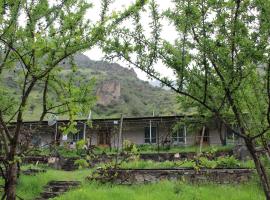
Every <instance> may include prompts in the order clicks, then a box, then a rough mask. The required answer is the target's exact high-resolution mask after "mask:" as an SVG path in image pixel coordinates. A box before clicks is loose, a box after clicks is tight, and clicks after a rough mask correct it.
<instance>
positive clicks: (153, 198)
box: [0, 169, 264, 200]
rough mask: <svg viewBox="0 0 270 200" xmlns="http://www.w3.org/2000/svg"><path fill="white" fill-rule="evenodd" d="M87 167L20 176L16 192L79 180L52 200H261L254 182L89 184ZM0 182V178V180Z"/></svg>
mask: <svg viewBox="0 0 270 200" xmlns="http://www.w3.org/2000/svg"><path fill="white" fill-rule="evenodd" d="M90 173H91V170H78V171H75V172H64V171H57V170H51V169H49V170H48V171H47V172H46V173H41V174H39V175H37V176H24V175H22V176H21V177H20V180H19V182H18V187H17V193H18V195H19V196H20V197H22V198H23V199H25V200H32V199H34V198H36V197H38V195H39V193H40V192H41V191H42V187H43V186H44V185H46V184H47V183H48V182H49V181H51V180H79V181H82V183H83V185H82V186H81V187H80V188H78V189H75V190H72V191H70V192H68V193H66V194H64V195H63V196H61V197H58V198H56V200H79V199H83V200H87V199H89V200H133V199H134V200H165V199H166V200H180V199H181V200H263V199H264V196H263V192H262V191H261V190H260V189H259V187H258V185H257V184H256V183H255V181H254V182H252V183H249V184H246V185H214V184H207V185H191V184H187V183H177V182H169V181H164V182H160V183H157V184H148V185H134V186H118V185H100V184H98V183H90V182H88V181H86V180H85V177H86V176H88V175H89V174H90ZM0 182H1V181H0Z"/></svg>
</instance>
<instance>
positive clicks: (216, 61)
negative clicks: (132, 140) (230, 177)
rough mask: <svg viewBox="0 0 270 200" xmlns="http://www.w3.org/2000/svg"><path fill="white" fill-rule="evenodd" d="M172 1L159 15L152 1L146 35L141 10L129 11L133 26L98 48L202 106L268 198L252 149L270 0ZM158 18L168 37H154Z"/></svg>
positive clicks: (265, 85)
mask: <svg viewBox="0 0 270 200" xmlns="http://www.w3.org/2000/svg"><path fill="white" fill-rule="evenodd" d="M172 3H173V5H174V7H173V8H171V9H168V10H167V11H166V12H164V13H162V14H160V13H159V12H158V9H157V8H158V5H157V4H156V3H155V1H154V0H153V1H151V3H150V9H149V10H150V14H151V17H152V22H151V24H150V29H151V30H152V32H151V33H152V34H151V35H150V36H148V35H147V34H144V33H145V32H144V29H143V27H142V25H141V18H140V14H136V15H135V16H134V24H135V26H134V27H133V28H130V29H124V30H118V31H116V32H114V34H113V36H112V37H111V39H110V40H109V41H108V42H107V43H106V44H107V46H106V48H104V50H105V51H106V52H107V53H110V54H111V55H110V56H109V57H108V58H111V59H112V58H120V59H123V60H125V61H128V62H129V63H130V64H131V65H134V66H136V67H138V68H139V69H141V70H143V71H144V72H146V73H147V74H148V75H149V76H150V77H153V78H155V79H157V80H159V81H161V83H163V84H164V85H166V86H168V87H169V88H171V89H172V90H173V91H175V92H176V93H178V94H180V95H182V96H184V97H185V98H187V99H188V100H189V101H190V102H192V103H195V104H196V105H199V106H201V107H202V106H203V107H204V108H205V109H206V110H207V111H208V112H209V113H211V115H212V116H213V117H215V118H217V119H218V120H220V121H221V122H222V123H223V124H224V125H225V126H226V127H227V128H230V129H232V130H233V132H234V133H235V134H236V135H238V136H239V137H241V138H243V140H244V141H245V144H246V146H247V149H248V150H249V152H250V154H251V157H252V158H253V160H254V163H255V166H256V170H257V172H258V175H259V177H260V180H261V183H262V186H263V189H264V192H265V196H266V198H267V199H270V182H269V178H268V176H267V173H266V170H265V167H264V165H263V162H262V161H261V159H260V154H258V152H257V151H256V146H258V145H262V146H264V148H265V149H266V150H268V146H267V142H268V138H269V133H270V54H269V39H270V37H269V36H270V34H269V30H270V23H269V21H270V12H269V8H270V1H268V0H260V1H257V0H250V1H243V0H228V1H218V0H211V1H206V0H175V1H172ZM162 18H166V19H167V20H169V22H170V23H171V25H172V26H174V27H175V30H176V31H177V35H178V37H177V39H176V40H175V41H174V42H170V41H169V40H168V39H167V38H161V36H160V34H161V31H162V30H163V27H162V26H161V23H160V20H161V19H162ZM108 44H109V45H108ZM158 62H159V63H160V62H162V63H163V64H164V65H165V66H166V67H168V68H170V69H172V70H173V71H174V73H175V76H176V78H177V80H176V81H175V80H173V79H170V78H168V77H163V76H161V75H160V74H159V73H157V70H156V68H155V66H156V63H158ZM232 124H235V125H237V126H238V127H239V130H236V129H234V126H233V125H232ZM262 141H264V142H262ZM265 141H266V142H265ZM263 144H264V145H263Z"/></svg>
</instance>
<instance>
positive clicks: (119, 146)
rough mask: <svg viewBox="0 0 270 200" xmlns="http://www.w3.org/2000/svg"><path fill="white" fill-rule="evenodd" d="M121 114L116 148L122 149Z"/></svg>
mask: <svg viewBox="0 0 270 200" xmlns="http://www.w3.org/2000/svg"><path fill="white" fill-rule="evenodd" d="M123 119H124V117H123V114H121V120H120V129H119V136H118V148H120V149H121V148H122V147H123V139H122V133H123Z"/></svg>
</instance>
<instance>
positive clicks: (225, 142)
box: [218, 122, 227, 146]
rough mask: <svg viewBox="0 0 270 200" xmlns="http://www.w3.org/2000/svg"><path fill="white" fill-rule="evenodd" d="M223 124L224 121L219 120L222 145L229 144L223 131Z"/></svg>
mask: <svg viewBox="0 0 270 200" xmlns="http://www.w3.org/2000/svg"><path fill="white" fill-rule="evenodd" d="M222 125H223V124H222V122H218V132H219V138H220V142H221V144H222V146H226V145H227V141H226V135H225V134H223V133H222Z"/></svg>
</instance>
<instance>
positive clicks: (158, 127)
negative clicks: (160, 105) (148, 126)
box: [157, 123, 159, 153]
mask: <svg viewBox="0 0 270 200" xmlns="http://www.w3.org/2000/svg"><path fill="white" fill-rule="evenodd" d="M157 144H158V153H159V123H157Z"/></svg>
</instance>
